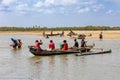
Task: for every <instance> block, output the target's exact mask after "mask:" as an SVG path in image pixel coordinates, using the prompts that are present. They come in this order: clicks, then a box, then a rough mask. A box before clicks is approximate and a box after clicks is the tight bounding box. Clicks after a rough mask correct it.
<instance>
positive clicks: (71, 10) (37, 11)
mask: <svg viewBox="0 0 120 80" xmlns="http://www.w3.org/2000/svg"><path fill="white" fill-rule="evenodd" d="M119 4H120V0H0V26H9V27H10V26H15V27H31V26H35V25H37V26H41V27H69V26H70V27H71V26H112V27H118V26H120V5H119Z"/></svg>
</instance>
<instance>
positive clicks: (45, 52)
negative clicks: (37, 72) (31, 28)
mask: <svg viewBox="0 0 120 80" xmlns="http://www.w3.org/2000/svg"><path fill="white" fill-rule="evenodd" d="M28 48H29V51H30V52H31V53H32V54H33V55H36V56H49V55H62V54H74V53H80V52H86V51H87V52H88V51H90V50H91V48H86V49H83V48H80V49H69V50H67V51H62V50H52V51H49V50H43V51H36V50H35V49H34V48H33V47H28Z"/></svg>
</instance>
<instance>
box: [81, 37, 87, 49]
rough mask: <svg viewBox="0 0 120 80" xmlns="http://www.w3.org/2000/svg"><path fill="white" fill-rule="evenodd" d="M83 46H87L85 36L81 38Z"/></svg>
mask: <svg viewBox="0 0 120 80" xmlns="http://www.w3.org/2000/svg"><path fill="white" fill-rule="evenodd" d="M81 47H87V45H86V41H85V38H82V40H81Z"/></svg>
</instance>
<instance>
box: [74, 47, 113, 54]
mask: <svg viewBox="0 0 120 80" xmlns="http://www.w3.org/2000/svg"><path fill="white" fill-rule="evenodd" d="M111 52H112V50H111V49H110V50H106V51H97V52H87V53H78V54H76V56H85V55H96V54H107V53H111Z"/></svg>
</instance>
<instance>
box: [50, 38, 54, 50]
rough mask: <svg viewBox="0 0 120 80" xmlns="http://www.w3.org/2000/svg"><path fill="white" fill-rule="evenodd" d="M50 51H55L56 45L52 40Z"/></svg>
mask: <svg viewBox="0 0 120 80" xmlns="http://www.w3.org/2000/svg"><path fill="white" fill-rule="evenodd" d="M49 49H50V50H54V49H55V44H54V42H53V41H52V40H50V43H49Z"/></svg>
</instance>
